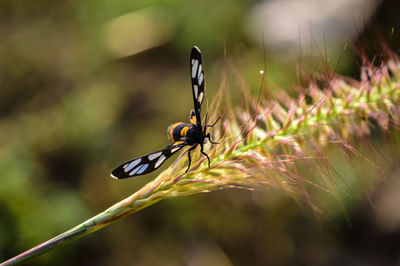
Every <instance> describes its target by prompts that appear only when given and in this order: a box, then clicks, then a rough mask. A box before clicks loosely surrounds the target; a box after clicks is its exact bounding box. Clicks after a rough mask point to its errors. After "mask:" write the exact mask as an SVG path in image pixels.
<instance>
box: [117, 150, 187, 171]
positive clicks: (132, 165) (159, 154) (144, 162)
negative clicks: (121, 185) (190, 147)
mask: <svg viewBox="0 0 400 266" xmlns="http://www.w3.org/2000/svg"><path fill="white" fill-rule="evenodd" d="M184 146H185V145H184V144H177V143H174V144H171V145H168V146H167V147H166V148H165V149H163V150H160V151H156V152H153V153H150V154H147V155H144V156H141V157H137V158H135V159H132V160H130V161H127V162H125V163H123V164H122V165H120V166H119V167H117V168H116V169H115V170H114V171H112V173H111V177H113V178H116V179H124V178H128V177H135V176H139V175H145V174H148V173H150V172H153V171H154V170H156V169H158V168H159V167H160V166H161V165H162V164H163V163H164V162H165V161H166V160H167V159H168V158H169V157H171V155H172V154H174V153H175V152H177V151H179V150H180V149H181V148H182V147H184Z"/></svg>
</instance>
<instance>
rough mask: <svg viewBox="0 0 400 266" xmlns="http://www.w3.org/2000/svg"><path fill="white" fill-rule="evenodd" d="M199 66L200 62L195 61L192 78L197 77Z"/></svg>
mask: <svg viewBox="0 0 400 266" xmlns="http://www.w3.org/2000/svg"><path fill="white" fill-rule="evenodd" d="M198 65H199V60H194V62H193V64H192V78H195V77H196V74H197V67H198Z"/></svg>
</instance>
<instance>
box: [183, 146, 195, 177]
mask: <svg viewBox="0 0 400 266" xmlns="http://www.w3.org/2000/svg"><path fill="white" fill-rule="evenodd" d="M196 147H197V144H196V145H193V146H192V147H190V149H188V150H187V152H188V158H189V165H188V168H187V169H186V171H185V173H187V171H189V169H190V163H191V162H192V158H190V152H191V151H192V150H194V149H196Z"/></svg>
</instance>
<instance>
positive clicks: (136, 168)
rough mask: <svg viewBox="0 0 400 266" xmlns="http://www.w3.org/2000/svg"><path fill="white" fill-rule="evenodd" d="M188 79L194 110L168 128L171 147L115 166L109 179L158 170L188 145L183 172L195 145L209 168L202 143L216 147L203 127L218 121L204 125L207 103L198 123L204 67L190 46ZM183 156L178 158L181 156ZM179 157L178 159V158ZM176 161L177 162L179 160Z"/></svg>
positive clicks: (195, 50)
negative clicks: (186, 119) (184, 118)
mask: <svg viewBox="0 0 400 266" xmlns="http://www.w3.org/2000/svg"><path fill="white" fill-rule="evenodd" d="M190 77H191V80H192V93H193V103H194V110H191V111H190V116H189V119H190V123H184V122H178V123H174V124H172V125H171V126H169V128H168V131H167V133H168V137H169V138H170V139H171V141H172V144H170V145H168V146H167V147H166V148H164V149H162V150H159V151H156V152H152V153H150V154H146V155H144V156H140V157H137V158H134V159H132V160H130V161H127V162H125V163H123V164H121V165H120V166H118V167H117V168H116V169H115V170H114V171H112V172H111V177H113V178H116V179H124V178H129V177H135V176H140V175H145V174H148V173H151V172H153V171H155V170H156V169H158V168H159V167H160V166H161V165H162V164H163V163H164V162H165V161H166V160H167V159H168V158H169V157H171V156H172V155H173V154H174V153H176V152H177V151H179V150H180V149H182V148H183V147H186V146H190V148H189V149H188V150H186V151H185V153H187V154H188V158H189V160H188V161H189V163H188V168H187V169H186V172H187V171H189V169H190V163H191V161H192V160H191V157H190V153H191V151H193V150H194V149H196V147H197V146H198V145H200V152H201V153H202V154H203V155H204V156H206V157H207V160H208V166H209V167H210V158H209V157H208V155H207V153H205V152H204V143H205V142H206V140H207V139H208V140H209V141H210V143H212V144H218V143H217V142H214V141H212V140H211V137H210V133H207V128H209V127H213V126H214V125H215V124H216V123H217V122H218V120H219V117H218V118H217V120H216V121H215V122H214V123H212V124H210V125H208V124H207V116H208V103H207V112H206V118H205V123H204V126H203V125H202V124H201V115H200V113H201V104H202V103H203V100H204V93H205V84H204V83H205V80H204V68H203V60H202V55H201V51H200V49H199V48H197V47H196V46H194V47H193V48H192V51H191V53H190ZM185 153H183V154H182V155H181V156H183V155H184V154H185ZM179 158H181V157H179ZM179 158H178V159H179Z"/></svg>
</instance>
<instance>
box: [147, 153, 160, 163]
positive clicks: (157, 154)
mask: <svg viewBox="0 0 400 266" xmlns="http://www.w3.org/2000/svg"><path fill="white" fill-rule="evenodd" d="M161 153H162V152H161V151H160V152H156V153H152V154H150V155H149V156H148V157H149V160H150V161H153V160H154V159H155V158H158V157H159V156H160V155H161Z"/></svg>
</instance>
